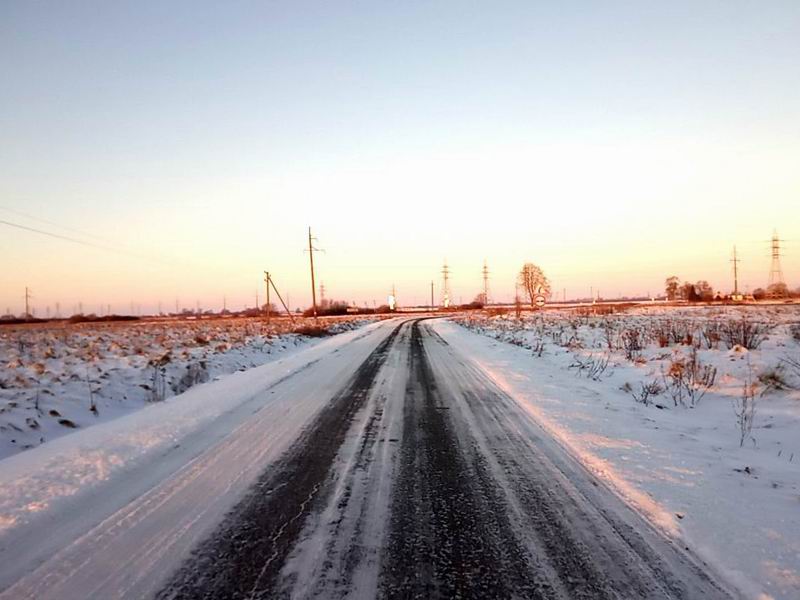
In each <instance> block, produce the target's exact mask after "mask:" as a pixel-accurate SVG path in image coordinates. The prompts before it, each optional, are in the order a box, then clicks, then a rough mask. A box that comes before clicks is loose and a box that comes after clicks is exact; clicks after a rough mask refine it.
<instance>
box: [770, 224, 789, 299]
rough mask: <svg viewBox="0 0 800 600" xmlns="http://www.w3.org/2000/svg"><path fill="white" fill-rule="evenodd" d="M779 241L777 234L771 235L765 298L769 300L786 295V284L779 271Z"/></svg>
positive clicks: (775, 232) (781, 272)
mask: <svg viewBox="0 0 800 600" xmlns="http://www.w3.org/2000/svg"><path fill="white" fill-rule="evenodd" d="M782 241H783V240H781V239H780V238H779V237H778V232H777V231H774V232H773V234H772V240H771V242H770V243H771V246H772V264H771V266H770V269H769V283H768V284H767V296H768V297H770V298H782V297H783V296H784V295H785V294H786V282H785V281H784V280H783V271H782V270H781V242H782Z"/></svg>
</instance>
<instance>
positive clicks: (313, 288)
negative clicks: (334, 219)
mask: <svg viewBox="0 0 800 600" xmlns="http://www.w3.org/2000/svg"><path fill="white" fill-rule="evenodd" d="M312 240H313V238H312V237H311V227H309V228H308V258H309V260H310V261H311V306H312V310H313V312H314V320H315V321H316V320H317V288H316V284H315V283H314V250H315V249H314V245H313V244H312Z"/></svg>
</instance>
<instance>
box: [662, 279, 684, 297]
mask: <svg viewBox="0 0 800 600" xmlns="http://www.w3.org/2000/svg"><path fill="white" fill-rule="evenodd" d="M680 285H681V280H680V279H678V278H677V277H675V275H672V276H671V277H667V280H666V281H665V282H664V290H665V291H666V292H667V300H676V299H677V298H678V288H679V287H680Z"/></svg>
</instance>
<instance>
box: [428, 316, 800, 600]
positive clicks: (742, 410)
mask: <svg viewBox="0 0 800 600" xmlns="http://www.w3.org/2000/svg"><path fill="white" fill-rule="evenodd" d="M455 320H456V322H457V323H458V324H459V325H461V326H463V328H465V329H466V330H468V331H465V329H462V328H460V327H457V326H456V325H454V324H452V323H442V324H440V325H438V327H439V328H444V331H443V335H445V334H446V338H447V339H448V341H450V343H454V344H457V345H460V346H462V350H464V352H465V354H467V355H469V356H471V357H473V359H474V360H475V361H476V363H478V364H479V366H481V367H482V368H483V369H484V370H486V372H487V373H489V374H490V375H491V376H492V377H494V378H495V380H496V381H497V382H498V383H499V384H501V386H503V387H504V388H505V389H506V390H507V391H509V393H511V394H512V395H513V396H515V397H517V398H519V399H520V400H521V401H522V402H523V403H524V404H525V405H526V406H527V407H528V409H529V410H530V412H531V413H532V414H534V416H535V417H536V418H537V420H539V421H540V422H541V423H542V424H543V425H544V426H545V427H546V428H548V429H549V430H550V431H551V432H552V433H553V434H554V435H555V437H556V438H557V439H559V440H560V441H561V442H562V444H564V445H565V446H567V447H568V449H570V450H571V451H572V452H573V453H574V454H576V455H577V456H578V457H579V458H581V459H582V460H583V462H584V464H586V465H587V467H589V468H590V469H591V470H592V471H593V472H594V473H595V474H597V475H598V476H599V477H601V478H602V479H604V480H606V481H607V482H608V483H609V484H610V485H611V486H612V487H613V488H615V489H616V490H617V491H618V492H619V493H620V494H621V495H623V496H625V497H626V499H627V500H628V501H630V502H631V503H633V504H634V505H635V506H637V507H638V508H639V509H640V510H641V511H642V512H643V513H645V514H647V515H648V516H649V517H650V518H651V519H652V520H653V521H654V522H656V523H657V524H658V525H660V526H661V527H662V528H663V529H665V530H666V531H668V532H671V533H672V534H673V535H674V534H676V533H680V535H681V536H682V537H684V538H685V539H687V540H688V541H690V542H691V544H692V545H693V546H694V547H695V548H696V549H698V550H699V551H700V552H701V554H702V555H703V556H704V558H705V559H707V560H709V562H712V563H714V564H716V565H717V566H718V567H719V568H721V569H723V570H724V571H726V573H727V574H728V576H729V577H730V578H731V579H732V581H733V582H734V583H736V584H737V585H739V586H740V587H741V588H742V589H743V590H744V591H745V592H746V593H747V594H748V595H749V596H752V597H754V598H757V597H763V598H768V597H775V598H798V597H800V391H798V388H800V307H798V306H785V307H702V308H685V309H682V308H663V307H662V308H655V307H641V308H635V309H631V310H629V311H627V312H621V313H616V314H607V315H597V314H591V313H589V312H584V313H583V314H581V313H580V312H579V311H544V312H541V313H538V314H525V315H524V316H523V317H522V319H521V320H517V319H516V318H514V316H513V315H511V314H507V315H496V316H488V315H483V316H477V317H476V316H469V317H462V318H457V319H455ZM469 332H473V333H477V334H480V335H481V336H488V337H489V338H491V339H493V340H497V341H495V342H488V343H487V341H481V340H485V338H478V337H476V336H474V335H472V334H471V333H469ZM747 346H749V348H748V347H747ZM751 417H752V418H751ZM762 594H763V596H762Z"/></svg>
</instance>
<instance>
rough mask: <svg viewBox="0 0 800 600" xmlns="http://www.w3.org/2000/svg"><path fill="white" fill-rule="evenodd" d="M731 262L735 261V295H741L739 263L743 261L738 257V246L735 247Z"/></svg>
mask: <svg viewBox="0 0 800 600" xmlns="http://www.w3.org/2000/svg"><path fill="white" fill-rule="evenodd" d="M731 262H732V263H733V295H734V296H739V263H740V262H742V261H741V260H739V259H738V258H736V246H734V247H733V258H732V259H731Z"/></svg>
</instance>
